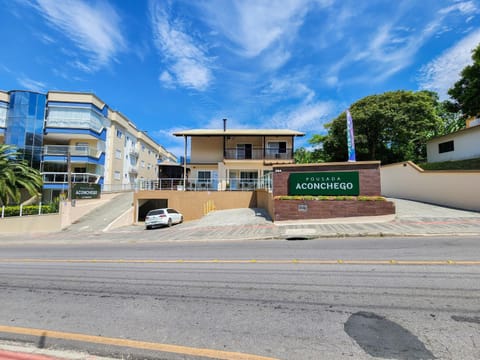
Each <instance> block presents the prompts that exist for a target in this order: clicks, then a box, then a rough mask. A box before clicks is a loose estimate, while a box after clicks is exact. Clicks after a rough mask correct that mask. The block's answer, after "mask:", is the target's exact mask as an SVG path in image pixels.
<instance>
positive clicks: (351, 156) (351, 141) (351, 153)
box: [346, 109, 357, 162]
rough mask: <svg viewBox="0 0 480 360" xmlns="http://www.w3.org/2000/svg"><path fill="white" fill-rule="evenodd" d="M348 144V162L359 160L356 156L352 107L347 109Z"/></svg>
mask: <svg viewBox="0 0 480 360" xmlns="http://www.w3.org/2000/svg"><path fill="white" fill-rule="evenodd" d="M346 112H347V146H348V162H355V161H357V160H356V158H355V137H354V133H353V119H352V115H351V114H350V109H347V111H346Z"/></svg>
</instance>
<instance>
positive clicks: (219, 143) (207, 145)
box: [174, 123, 305, 190]
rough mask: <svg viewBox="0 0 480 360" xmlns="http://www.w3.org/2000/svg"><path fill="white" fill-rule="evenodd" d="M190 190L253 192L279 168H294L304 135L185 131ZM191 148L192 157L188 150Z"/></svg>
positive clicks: (266, 131) (182, 134)
mask: <svg viewBox="0 0 480 360" xmlns="http://www.w3.org/2000/svg"><path fill="white" fill-rule="evenodd" d="M174 135H175V136H179V137H183V138H184V141H185V154H184V159H187V161H184V176H185V178H186V184H187V190H227V189H229V190H253V189H255V188H257V187H259V186H261V183H262V182H263V181H266V180H265V179H266V178H267V175H268V174H269V173H271V172H272V169H273V166H274V165H278V164H293V163H294V162H295V160H294V156H293V155H294V145H295V143H294V141H295V137H297V136H304V135H305V134H304V133H302V132H299V131H293V130H285V129H227V128H226V123H225V124H224V129H223V130H221V129H220V130H215V129H213V130H209V129H199V130H185V131H178V132H175V133H174ZM189 147H190V154H188V148H189Z"/></svg>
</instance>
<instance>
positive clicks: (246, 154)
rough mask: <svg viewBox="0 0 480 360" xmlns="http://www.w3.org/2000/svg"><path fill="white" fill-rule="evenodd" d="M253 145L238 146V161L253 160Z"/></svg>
mask: <svg viewBox="0 0 480 360" xmlns="http://www.w3.org/2000/svg"><path fill="white" fill-rule="evenodd" d="M251 158H252V144H237V159H251Z"/></svg>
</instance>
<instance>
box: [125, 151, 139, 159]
mask: <svg viewBox="0 0 480 360" xmlns="http://www.w3.org/2000/svg"><path fill="white" fill-rule="evenodd" d="M128 153H129V154H130V156H131V157H134V158H137V159H138V157H139V156H140V153H139V152H138V151H137V150H134V149H132V150H130V151H129V152H128Z"/></svg>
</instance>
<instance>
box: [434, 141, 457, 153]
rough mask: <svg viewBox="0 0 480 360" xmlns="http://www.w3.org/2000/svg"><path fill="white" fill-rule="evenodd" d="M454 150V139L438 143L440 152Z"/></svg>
mask: <svg viewBox="0 0 480 360" xmlns="http://www.w3.org/2000/svg"><path fill="white" fill-rule="evenodd" d="M454 150H455V148H454V146H453V140H450V141H447V142H444V143H440V144H438V152H439V153H440V154H441V153H446V152H450V151H454Z"/></svg>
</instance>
